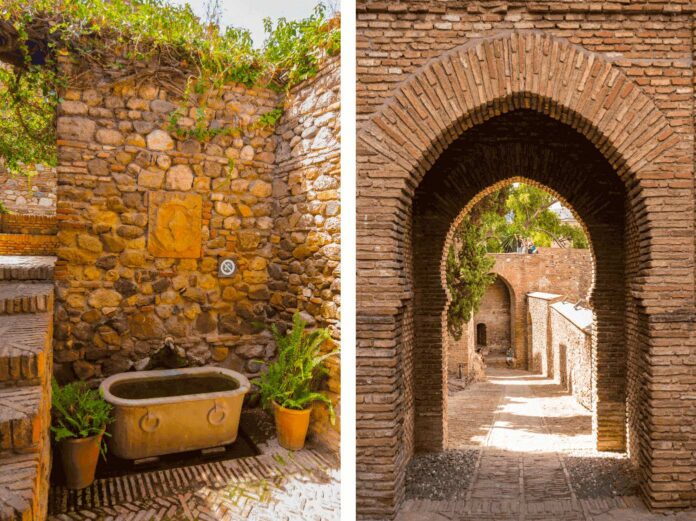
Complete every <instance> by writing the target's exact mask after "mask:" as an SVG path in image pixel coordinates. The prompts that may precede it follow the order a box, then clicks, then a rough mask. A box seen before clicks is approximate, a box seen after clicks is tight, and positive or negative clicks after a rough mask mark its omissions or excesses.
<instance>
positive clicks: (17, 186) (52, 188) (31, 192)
mask: <svg viewBox="0 0 696 521" xmlns="http://www.w3.org/2000/svg"><path fill="white" fill-rule="evenodd" d="M0 202H2V203H3V204H4V205H5V208H7V209H8V210H9V211H10V212H12V213H17V214H30V215H55V213H56V170H55V168H46V169H44V168H41V169H39V170H38V172H37V174H36V175H33V176H31V177H29V178H27V177H25V176H21V175H18V176H11V175H9V174H8V173H7V172H5V171H3V170H0Z"/></svg>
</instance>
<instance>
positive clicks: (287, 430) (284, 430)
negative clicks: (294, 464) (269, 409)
mask: <svg viewBox="0 0 696 521" xmlns="http://www.w3.org/2000/svg"><path fill="white" fill-rule="evenodd" d="M311 412H312V410H311V409H304V410H302V411H296V410H294V409H286V408H285V407H282V406H280V405H278V404H277V403H275V402H273V413H274V416H275V424H276V433H277V434H278V443H280V446H281V447H283V448H285V449H288V450H300V449H301V448H302V447H304V443H305V438H306V437H307V430H308V429H309V415H310V413H311Z"/></svg>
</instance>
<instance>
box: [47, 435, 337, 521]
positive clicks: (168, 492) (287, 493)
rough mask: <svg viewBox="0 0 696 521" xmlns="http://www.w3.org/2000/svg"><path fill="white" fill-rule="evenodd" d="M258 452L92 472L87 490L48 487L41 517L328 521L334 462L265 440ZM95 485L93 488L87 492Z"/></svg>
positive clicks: (333, 499)
mask: <svg viewBox="0 0 696 521" xmlns="http://www.w3.org/2000/svg"><path fill="white" fill-rule="evenodd" d="M263 452H264V454H262V455H261V456H256V457H251V458H241V459H235V460H228V461H222V462H216V463H209V464H201V465H196V466H191V467H181V468H176V469H169V470H163V471H157V472H150V473H142V474H136V475H130V476H123V477H118V478H109V479H103V480H98V481H97V482H96V483H95V486H94V487H92V489H91V491H90V493H89V494H86V495H79V496H75V495H74V493H73V495H71V493H69V492H68V491H66V490H55V491H54V493H53V498H52V501H53V502H58V503H59V504H58V505H55V504H52V505H51V506H52V512H53V513H52V514H51V515H50V516H49V517H48V520H49V521H72V520H83V519H94V520H100V521H101V520H103V521H116V520H119V521H122V520H123V521H125V520H142V521H151V520H152V521H155V520H156V521H179V520H182V521H183V520H191V521H193V520H195V521H212V520H215V521H218V520H223V521H232V520H238V519H250V520H254V521H266V520H268V521H270V520H274V521H275V520H279V521H282V520H288V521H289V520H300V519H301V520H316V521H334V520H338V519H339V518H340V508H339V507H340V495H339V494H340V484H339V476H340V473H339V467H338V464H337V462H336V461H335V459H334V457H333V456H331V455H328V454H325V453H323V452H322V451H318V450H314V449H305V450H303V451H299V452H296V453H291V452H288V451H285V450H284V449H281V448H280V447H278V446H277V444H276V443H275V442H270V443H269V444H268V445H267V446H266V447H264V449H263ZM95 491H96V492H95Z"/></svg>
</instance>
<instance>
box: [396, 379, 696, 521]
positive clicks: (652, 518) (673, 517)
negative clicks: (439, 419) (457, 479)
mask: <svg viewBox="0 0 696 521" xmlns="http://www.w3.org/2000/svg"><path fill="white" fill-rule="evenodd" d="M487 373H488V381H486V382H479V383H476V384H472V385H471V386H470V387H468V388H467V389H465V390H462V391H458V392H455V393H453V394H452V395H450V396H449V399H448V400H449V403H448V422H449V423H448V425H449V443H450V446H449V449H450V450H451V451H460V452H462V453H467V454H472V453H473V454H475V457H476V458H477V461H476V463H475V465H474V470H473V472H472V475H471V476H467V477H466V479H462V480H461V481H462V482H463V483H465V485H464V486H463V487H462V489H461V490H455V489H453V490H451V491H450V497H448V498H446V499H442V498H441V495H433V496H437V499H435V500H433V499H432V498H424V497H411V498H409V499H407V501H406V502H405V504H404V506H403V508H402V510H401V512H400V513H399V516H398V520H399V521H426V520H432V521H439V520H453V521H455V520H456V521H488V520H495V521H513V520H514V521H521V520H524V521H696V512H694V511H691V512H679V513H666V514H656V513H651V512H649V511H648V510H647V509H646V508H645V506H644V505H643V503H642V501H641V500H640V498H638V497H637V496H636V490H635V482H634V481H633V476H632V475H631V471H630V470H629V469H630V468H631V467H630V464H629V462H628V461H627V460H626V458H625V456H621V455H614V454H602V453H597V452H596V451H595V450H594V448H593V441H592V427H591V421H592V417H591V414H590V412H589V411H587V410H586V409H584V408H583V407H582V406H580V405H579V404H578V403H577V402H576V400H575V399H574V398H573V397H572V396H569V395H567V394H566V393H564V392H563V391H562V390H561V389H560V387H559V386H557V385H554V384H553V383H552V382H551V381H550V380H548V379H545V378H543V377H541V376H539V375H532V374H530V373H527V372H524V371H519V370H510V369H498V368H490V369H488V370H487ZM433 461H436V462H437V460H433ZM418 469H419V472H423V464H422V462H419V465H418ZM569 469H570V470H569ZM434 470H435V471H434V472H432V473H429V474H430V476H431V477H430V478H428V477H425V478H424V479H433V480H435V481H436V482H437V481H439V482H443V483H444V482H447V483H452V480H451V479H449V477H448V476H446V474H447V472H450V473H452V472H455V473H456V471H457V469H448V470H447V469H441V471H438V469H434ZM588 471H589V474H590V475H589V476H588ZM424 474H426V473H424ZM409 479H411V480H413V479H418V477H417V476H416V477H413V476H409ZM421 485H422V484H421ZM411 490H421V491H422V490H428V487H427V486H421V487H415V486H414V487H411Z"/></svg>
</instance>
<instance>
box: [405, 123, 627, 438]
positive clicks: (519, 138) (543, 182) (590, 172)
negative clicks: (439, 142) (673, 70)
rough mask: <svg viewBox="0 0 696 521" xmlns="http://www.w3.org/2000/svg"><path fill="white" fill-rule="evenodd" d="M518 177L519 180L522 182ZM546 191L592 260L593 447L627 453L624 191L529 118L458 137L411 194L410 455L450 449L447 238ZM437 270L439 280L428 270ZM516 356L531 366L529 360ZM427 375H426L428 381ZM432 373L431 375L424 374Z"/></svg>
mask: <svg viewBox="0 0 696 521" xmlns="http://www.w3.org/2000/svg"><path fill="white" fill-rule="evenodd" d="M521 173H523V176H521V175H520V174H521ZM522 178H523V179H524V180H526V181H527V182H529V183H531V184H537V185H539V186H541V187H547V188H548V189H549V190H550V191H552V192H554V193H556V194H558V195H559V196H560V197H561V198H562V199H563V200H564V201H567V202H568V204H569V206H571V207H572V208H574V209H575V210H576V211H577V212H578V213H579V216H580V218H581V220H582V222H583V223H584V226H585V228H586V231H587V234H588V237H589V240H590V242H591V244H592V251H593V255H594V257H595V262H596V270H595V282H594V286H593V289H592V291H591V295H590V299H591V301H592V304H593V307H594V310H595V314H596V321H597V327H596V328H595V330H596V338H595V343H596V346H597V355H598V356H599V357H600V358H599V359H601V360H605V361H606V365H605V366H602V364H601V363H600V364H598V367H597V374H596V379H595V380H596V390H595V392H596V394H597V413H596V420H595V425H596V429H597V431H596V436H597V442H598V446H600V447H601V448H603V449H609V450H612V449H613V450H622V449H623V448H624V446H625V438H624V436H625V423H624V417H625V406H624V404H625V395H624V394H623V390H624V389H625V376H626V373H625V371H626V364H625V360H626V354H625V353H626V350H625V339H624V335H623V331H624V322H623V321H624V295H625V286H624V275H625V274H624V251H623V239H622V237H623V234H624V220H625V216H624V212H625V207H626V201H625V191H624V187H623V186H622V184H621V181H620V179H619V177H618V175H617V174H616V172H614V170H613V169H612V167H611V166H610V165H609V163H608V162H607V161H606V159H605V158H604V157H603V156H602V155H601V154H600V153H599V152H598V151H597V149H596V148H595V147H594V146H593V145H592V144H591V143H590V142H588V141H587V139H586V138H584V137H583V136H582V135H580V134H578V133H577V132H576V131H575V130H573V129H572V128H570V127H568V126H567V125H564V124H562V123H560V122H558V121H555V120H553V119H552V118H550V117H548V116H546V115H543V114H539V113H538V112H535V111H531V110H525V109H521V110H515V111H511V112H508V113H506V114H503V115H500V116H496V117H493V118H491V119H489V120H487V121H486V122H484V123H481V124H480V125H477V126H475V127H473V128H472V129H470V130H468V131H466V132H464V133H463V134H462V135H461V136H460V137H459V138H458V139H457V140H455V141H454V142H453V143H452V144H450V146H449V147H448V148H447V150H445V151H444V152H443V153H442V155H441V156H440V157H439V158H438V160H437V161H436V162H435V164H434V165H433V167H432V168H431V169H430V170H429V171H428V172H427V173H426V175H425V176H424V178H423V180H422V181H421V183H420V185H419V186H418V187H417V189H416V191H415V196H414V203H413V248H414V249H413V270H414V271H413V273H414V325H415V335H414V340H415V346H416V347H415V348H414V350H413V357H414V364H415V366H416V367H419V368H422V369H421V370H420V371H417V372H416V373H415V374H414V384H415V387H416V388H417V389H418V393H417V395H416V399H415V409H416V421H415V448H416V450H441V449H442V448H443V447H445V446H446V445H447V421H446V418H447V415H446V406H447V405H446V400H447V393H446V391H445V388H444V386H443V385H442V384H441V383H440V382H443V381H444V379H445V378H446V376H441V375H446V372H447V368H446V362H445V361H446V358H447V356H446V352H447V342H446V337H447V336H446V335H445V334H444V331H445V328H446V323H444V321H443V317H444V316H446V306H447V294H446V290H445V284H444V281H443V278H444V276H443V270H444V267H443V264H444V262H443V256H444V253H443V252H445V251H446V250H447V249H448V248H449V241H450V239H451V236H452V233H453V229H454V227H456V225H457V224H458V222H459V221H460V219H461V218H462V217H463V215H464V214H465V213H467V212H468V211H469V209H470V208H471V206H472V204H473V203H475V202H477V201H479V200H480V199H481V198H482V197H483V196H484V195H485V194H488V193H490V192H491V191H493V190H495V189H498V188H499V187H500V186H501V184H505V183H509V182H511V180H515V179H518V180H519V179H522ZM438 264H439V265H440V266H441V268H440V270H433V266H437V265H438ZM518 351H519V352H517V353H516V358H517V359H518V362H517V364H518V366H520V367H522V368H526V367H527V366H528V365H529V360H527V356H528V353H527V350H526V349H524V348H521V349H519V350H518ZM425 368H428V369H429V370H428V371H426V370H425ZM430 369H431V371H430Z"/></svg>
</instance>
